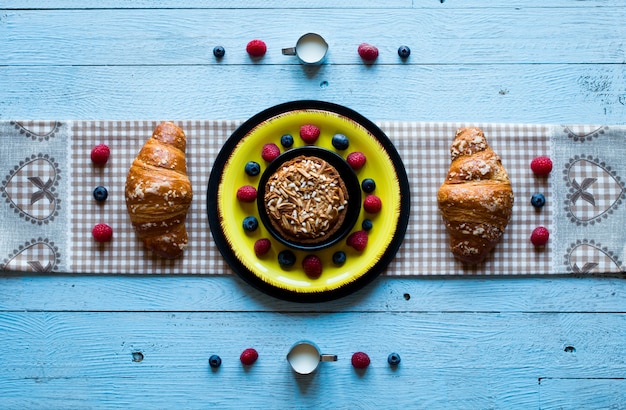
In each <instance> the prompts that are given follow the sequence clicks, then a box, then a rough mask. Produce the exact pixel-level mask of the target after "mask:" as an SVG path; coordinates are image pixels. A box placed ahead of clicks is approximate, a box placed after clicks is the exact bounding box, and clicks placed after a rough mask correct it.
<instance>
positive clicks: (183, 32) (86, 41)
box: [0, 6, 626, 66]
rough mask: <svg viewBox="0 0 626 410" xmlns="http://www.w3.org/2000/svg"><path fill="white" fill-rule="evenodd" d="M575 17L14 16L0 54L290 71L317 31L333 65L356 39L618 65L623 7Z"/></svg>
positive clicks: (475, 57) (388, 47) (451, 52)
mask: <svg viewBox="0 0 626 410" xmlns="http://www.w3.org/2000/svg"><path fill="white" fill-rule="evenodd" d="M580 10H581V9H580V8H577V7H572V8H522V9H516V8H502V9H494V10H491V11H490V12H489V13H485V10H484V9H482V8H468V9H453V10H443V9H435V10H409V11H407V10H393V9H390V10H386V11H385V12H384V13H381V12H380V11H379V10H376V9H373V10H371V9H358V10H343V9H339V10H328V9H314V10H306V11H302V10H284V11H282V12H280V13H268V14H266V15H265V16H264V17H263V24H258V19H259V16H258V14H259V11H258V10H256V9H254V10H246V9H244V10H232V9H217V10H189V9H178V10H146V9H132V10H119V9H112V10H100V9H97V10H82V9H81V10H49V11H42V10H33V11H15V12H7V13H6V14H5V16H4V17H3V25H2V26H0V27H2V31H3V32H5V33H6V34H5V35H6V38H7V39H8V40H9V41H5V42H2V43H0V54H1V55H2V56H3V59H4V61H5V62H6V63H8V64H10V65H15V66H23V65H52V66H56V65H89V66H91V65H107V66H110V65H157V66H161V65H177V66H179V65H206V64H217V65H219V66H224V65H231V64H233V65H238V64H249V65H274V64H297V60H296V59H295V58H293V57H286V56H283V55H282V54H281V49H282V48H283V47H289V46H292V45H294V44H295V42H296V40H297V39H298V37H299V36H300V35H301V34H304V33H306V32H309V31H317V32H319V33H320V34H322V35H323V36H325V37H326V38H327V41H328V43H329V45H330V51H329V55H328V58H327V60H328V63H329V64H333V65H334V64H361V60H360V58H359V56H358V54H357V47H358V45H359V44H360V43H362V42H370V43H372V44H374V45H376V46H377V47H378V48H379V50H380V55H379V58H378V60H377V64H402V65H410V64H430V65H433V64H453V65H455V64H515V63H517V64H521V63H525V64H557V63H562V64H563V63H567V64H573V63H578V64H581V63H583V64H588V63H605V64H608V63H614V64H615V63H617V64H619V63H622V62H623V61H624V47H623V46H624V38H626V28H624V26H623V25H622V24H621V23H622V22H623V21H626V7H623V6H614V7H598V8H589V9H586V10H585V13H584V14H583V13H581V11H580ZM583 15H584V18H581V16H583ZM290 21H297V22H298V24H289V23H288V22H290ZM346 21H359V22H360V23H359V24H358V25H355V24H346ZM557 21H558V24H555V22H557ZM607 28H611V29H607ZM253 38H260V39H262V40H264V41H265V42H266V43H267V46H268V52H267V54H266V55H265V56H264V57H263V59H261V60H252V59H250V58H249V57H248V55H247V54H246V52H245V46H246V44H247V42H248V41H249V40H252V39H253ZM403 44H405V45H408V46H410V47H411V48H412V50H413V53H412V55H411V57H409V58H408V59H407V60H406V61H401V60H400V58H399V57H398V54H397V49H398V47H399V46H400V45H403ZM216 45H222V46H224V48H225V49H226V55H225V56H224V58H223V59H220V60H216V59H215V58H214V57H213V55H212V50H213V47H214V46H216Z"/></svg>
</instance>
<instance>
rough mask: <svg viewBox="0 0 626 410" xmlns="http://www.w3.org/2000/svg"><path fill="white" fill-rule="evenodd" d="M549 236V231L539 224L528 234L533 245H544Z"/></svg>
mask: <svg viewBox="0 0 626 410" xmlns="http://www.w3.org/2000/svg"><path fill="white" fill-rule="evenodd" d="M549 238H550V232H549V231H548V229H546V228H545V227H543V226H539V227H537V228H535V229H534V230H533V233H532V234H531V235H530V241H531V242H532V243H533V245H535V246H544V245H545V244H547V243H548V239H549Z"/></svg>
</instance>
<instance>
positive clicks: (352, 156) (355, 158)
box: [346, 151, 367, 170]
mask: <svg viewBox="0 0 626 410" xmlns="http://www.w3.org/2000/svg"><path fill="white" fill-rule="evenodd" d="M346 161H347V162H348V165H350V167H351V168H352V169H354V170H357V169H361V168H363V165H365V161H367V158H366V157H365V154H363V153H362V152H359V151H355V152H351V153H349V154H348V156H347V157H346Z"/></svg>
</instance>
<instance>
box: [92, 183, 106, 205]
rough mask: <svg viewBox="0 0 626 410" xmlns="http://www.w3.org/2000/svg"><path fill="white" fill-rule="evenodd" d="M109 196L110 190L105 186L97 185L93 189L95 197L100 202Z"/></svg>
mask: <svg viewBox="0 0 626 410" xmlns="http://www.w3.org/2000/svg"><path fill="white" fill-rule="evenodd" d="M108 196H109V192H108V191H107V189H106V188H105V187H103V186H97V187H96V188H95V189H94V190H93V198H94V199H95V200H96V201H98V202H103V201H106V199H107V197H108Z"/></svg>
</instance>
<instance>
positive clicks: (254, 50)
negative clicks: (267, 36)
mask: <svg viewBox="0 0 626 410" xmlns="http://www.w3.org/2000/svg"><path fill="white" fill-rule="evenodd" d="M266 51H267V46H266V45H265V42H264V41H263V40H258V39H255V40H251V41H250V42H249V43H248V44H247V45H246V52H247V53H248V54H249V55H250V57H255V58H258V57H263V56H264V55H265V52H266Z"/></svg>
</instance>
